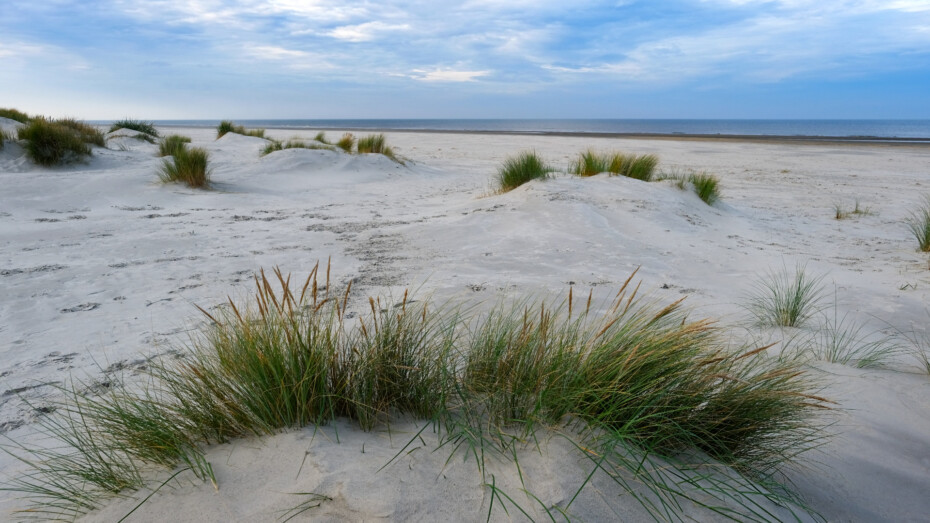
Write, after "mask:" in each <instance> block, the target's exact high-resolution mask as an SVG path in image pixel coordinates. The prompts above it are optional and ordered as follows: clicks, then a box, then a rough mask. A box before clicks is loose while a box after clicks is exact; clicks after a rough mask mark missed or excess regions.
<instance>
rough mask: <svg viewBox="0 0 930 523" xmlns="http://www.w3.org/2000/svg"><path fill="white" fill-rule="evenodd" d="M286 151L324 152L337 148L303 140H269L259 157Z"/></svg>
mask: <svg viewBox="0 0 930 523" xmlns="http://www.w3.org/2000/svg"><path fill="white" fill-rule="evenodd" d="M284 149H315V150H323V151H335V150H336V148H335V147H333V146H332V145H326V144H322V143H307V142H304V141H303V140H288V141H286V142H282V141H280V140H269V141H268V145H266V146H265V148H264V149H262V151H261V153H259V156H267V155H269V154H271V153H273V152H277V151H283V150H284Z"/></svg>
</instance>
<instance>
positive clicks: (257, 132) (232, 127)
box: [216, 120, 265, 140]
mask: <svg viewBox="0 0 930 523" xmlns="http://www.w3.org/2000/svg"><path fill="white" fill-rule="evenodd" d="M227 133H236V134H241V135H242V136H254V137H256V138H264V137H265V130H264V129H246V128H245V127H243V126H241V125H236V124H235V123H233V122H231V121H229V120H223V121H222V122H220V124H219V125H218V126H217V127H216V139H217V140H219V139H220V138H222V137H223V136H224V135H226V134H227Z"/></svg>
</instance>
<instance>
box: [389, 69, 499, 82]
mask: <svg viewBox="0 0 930 523" xmlns="http://www.w3.org/2000/svg"><path fill="white" fill-rule="evenodd" d="M411 72H412V73H413V74H410V75H406V76H408V77H409V78H413V79H414V80H420V81H421V82H475V81H477V79H478V78H481V77H484V76H488V75H490V74H491V71H455V70H452V69H434V70H432V71H428V70H424V69H414V70H413V71H411Z"/></svg>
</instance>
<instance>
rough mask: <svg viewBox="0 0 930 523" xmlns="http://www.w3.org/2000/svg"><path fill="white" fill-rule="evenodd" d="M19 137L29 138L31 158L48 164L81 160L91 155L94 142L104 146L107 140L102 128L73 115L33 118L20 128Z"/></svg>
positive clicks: (26, 145) (28, 145)
mask: <svg viewBox="0 0 930 523" xmlns="http://www.w3.org/2000/svg"><path fill="white" fill-rule="evenodd" d="M17 137H18V138H19V139H20V140H25V141H26V144H25V149H26V154H27V155H28V156H29V158H30V159H31V160H32V161H33V162H35V163H37V164H39V165H44V166H54V165H60V164H62V163H67V162H72V161H77V160H80V159H82V158H83V157H85V156H90V154H91V147H90V146H91V145H98V146H101V147H103V146H104V144H105V141H104V137H103V133H102V132H100V130H99V129H97V128H96V127H93V126H90V125H87V124H85V123H84V122H80V121H77V120H74V119H71V118H63V119H57V120H52V119H48V118H44V117H41V116H37V117H34V118H31V119H30V120H29V122H28V123H27V124H25V125H24V126H23V127H20V128H19V129H17Z"/></svg>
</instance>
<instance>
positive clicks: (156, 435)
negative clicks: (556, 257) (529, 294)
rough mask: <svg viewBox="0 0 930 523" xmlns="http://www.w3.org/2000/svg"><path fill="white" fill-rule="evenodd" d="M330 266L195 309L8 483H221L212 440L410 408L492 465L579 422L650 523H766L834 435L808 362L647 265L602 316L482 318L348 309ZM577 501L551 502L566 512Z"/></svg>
mask: <svg viewBox="0 0 930 523" xmlns="http://www.w3.org/2000/svg"><path fill="white" fill-rule="evenodd" d="M319 274H320V271H319V269H318V267H317V268H314V269H313V271H311V273H310V275H309V277H308V278H307V279H306V280H304V281H303V282H302V283H300V284H297V285H292V284H291V281H290V277H286V276H284V275H283V274H282V273H281V272H280V271H277V270H276V271H275V272H274V275H273V276H271V277H268V276H267V275H266V274H265V273H264V272H262V273H261V274H260V275H257V276H256V279H255V284H256V289H255V293H254V295H253V297H252V298H251V300H250V301H248V302H246V303H238V304H237V303H234V302H233V301H231V300H230V301H229V303H228V304H227V306H226V307H224V308H220V309H217V310H215V312H210V313H207V312H206V311H205V310H203V309H201V311H202V312H203V313H204V314H205V315H206V318H207V319H208V320H209V322H210V323H209V326H208V327H207V328H206V329H205V330H204V331H203V332H202V333H201V335H200V336H198V337H196V338H195V341H193V342H192V345H191V346H190V348H189V350H188V351H187V353H186V355H185V356H184V357H183V358H181V359H172V360H170V361H162V362H161V363H157V364H155V365H154V367H153V369H152V370H151V372H150V374H149V380H148V381H147V382H146V383H145V384H143V386H142V387H137V388H134V389H133V391H135V392H133V391H130V390H129V389H126V388H122V387H118V388H117V389H116V390H114V391H112V392H110V393H107V394H104V395H102V396H92V395H86V396H85V395H82V394H79V393H77V392H71V399H70V400H69V401H66V402H64V403H63V404H62V405H61V406H60V407H59V408H58V410H57V411H56V412H55V413H54V414H53V415H51V416H49V417H47V418H43V420H42V422H41V427H42V429H43V430H44V431H45V432H46V434H47V435H49V436H51V437H52V438H54V439H58V440H60V442H61V446H59V447H55V449H54V450H40V449H38V448H32V447H28V446H25V445H18V444H13V445H7V446H6V447H5V450H7V451H8V452H10V453H11V454H13V455H14V456H15V457H17V458H18V459H20V460H21V461H22V462H24V463H25V464H26V465H28V466H29V471H28V472H27V473H26V474H25V475H23V476H20V477H19V478H17V479H14V480H13V481H12V483H10V484H8V485H7V486H6V487H5V488H7V489H11V490H15V491H18V492H20V493H21V494H22V495H24V496H25V497H26V498H27V499H28V500H30V501H31V502H32V503H33V505H32V506H31V507H30V508H29V510H30V511H33V513H38V514H41V515H42V516H41V517H63V518H64V517H73V516H76V515H80V514H82V513H85V512H87V511H89V510H93V509H94V508H96V507H99V506H100V505H101V503H103V502H104V501H105V499H106V498H108V497H110V496H114V495H122V494H123V493H125V492H128V491H132V490H135V489H138V488H140V487H142V486H143V485H146V484H147V483H146V481H145V478H147V477H151V474H150V471H152V470H158V469H162V470H165V469H168V470H170V469H173V468H175V467H176V466H177V465H178V464H183V465H184V466H185V468H184V469H183V470H188V469H189V470H191V471H193V472H194V474H196V475H197V476H198V477H200V478H202V479H210V480H211V481H215V477H214V476H213V473H212V468H211V466H210V464H209V463H208V462H206V461H205V459H204V453H203V446H204V445H209V444H213V443H217V442H224V441H228V440H230V439H232V438H238V437H245V436H254V435H265V434H273V433H275V432H277V431H280V430H282V429H286V428H289V427H300V426H304V425H309V424H324V423H328V422H330V421H332V420H334V419H336V418H339V417H343V418H348V419H351V420H355V421H356V422H357V423H359V425H360V426H361V427H362V428H363V429H371V428H374V427H376V426H379V425H382V424H385V423H389V422H390V421H391V420H392V419H395V417H398V416H401V417H403V416H414V417H416V418H420V419H426V420H430V421H432V424H431V425H432V426H433V427H434V428H435V429H436V430H438V431H439V433H440V439H441V441H442V442H443V443H442V445H443V446H445V447H446V448H447V449H450V450H449V452H450V453H455V452H457V451H458V450H460V449H461V450H464V451H465V452H467V453H468V454H469V455H472V456H474V457H475V460H476V463H477V464H478V467H479V470H480V471H482V473H484V471H485V469H484V460H485V456H490V454H489V453H496V454H497V455H498V456H499V457H505V456H508V455H510V448H511V447H512V446H513V445H516V444H517V442H518V441H524V440H525V439H526V438H527V437H531V438H535V437H536V436H535V434H537V432H539V431H547V430H550V427H557V426H563V425H564V424H565V423H568V424H569V427H571V428H565V429H561V430H559V431H558V432H559V434H561V435H562V436H563V437H567V438H569V441H571V442H572V443H573V444H574V446H575V447H577V448H578V450H579V457H580V458H581V457H583V458H585V459H589V460H591V462H592V465H593V466H594V468H593V469H592V474H594V473H595V472H596V471H597V470H601V471H604V472H607V474H608V477H609V478H610V479H611V480H613V481H615V482H617V483H618V484H620V485H621V486H622V487H623V488H624V489H625V490H626V491H627V492H628V493H630V494H631V495H632V496H633V497H634V499H636V500H637V501H638V502H639V503H641V505H642V507H643V508H644V509H645V510H646V511H648V512H649V513H650V514H651V515H652V516H653V517H654V518H656V519H684V518H685V517H686V516H685V514H682V513H681V511H682V510H684V509H683V508H682V506H683V505H682V502H683V501H689V502H693V503H696V504H698V505H699V506H701V507H704V508H705V509H709V510H712V511H714V512H716V513H717V514H718V515H720V516H722V517H725V518H731V519H739V520H746V519H751V520H760V519H762V520H765V519H771V518H772V517H773V516H771V514H770V513H769V512H768V511H767V509H765V508H764V506H762V505H759V504H758V500H757V499H756V497H762V498H765V499H766V500H769V501H774V502H776V503H782V502H792V501H796V500H795V499H794V498H793V497H792V495H791V494H790V491H789V490H787V489H786V488H784V487H781V486H779V485H778V484H777V483H774V481H773V479H772V478H773V477H775V476H774V474H775V473H776V471H777V470H778V468H779V466H780V465H782V464H784V463H786V462H791V461H794V460H795V458H796V457H797V456H798V455H799V454H801V453H803V452H805V451H807V450H809V449H811V448H813V447H815V446H816V445H818V444H819V443H820V441H821V439H822V437H823V432H822V423H823V422H822V419H821V418H820V416H819V415H818V412H819V409H821V408H823V407H826V406H827V404H828V402H827V401H826V400H824V399H822V398H820V397H818V396H816V387H814V386H813V384H812V383H810V382H809V381H808V380H807V379H806V378H805V377H804V374H803V371H802V370H801V369H800V368H799V367H797V366H796V365H794V364H792V363H790V362H785V361H783V360H779V359H775V358H769V357H766V356H765V354H764V348H760V349H753V350H745V351H740V352H731V351H728V350H726V349H725V348H724V346H723V344H722V343H721V340H720V335H721V333H720V332H719V329H718V328H717V327H715V326H714V325H713V323H712V322H710V321H692V320H690V319H689V318H688V314H687V311H685V310H684V309H682V307H681V302H680V301H679V302H675V303H672V304H668V305H661V304H658V303H654V302H651V301H649V300H646V299H643V298H640V297H639V296H638V293H637V291H638V288H639V287H638V286H636V287H635V288H633V287H632V286H631V285H630V282H631V280H632V278H633V276H631V277H630V279H629V280H627V283H626V284H624V286H623V287H622V288H621V289H620V291H619V292H618V294H617V296H616V299H615V301H613V303H611V304H608V305H607V306H606V308H604V307H600V306H598V305H595V306H594V307H592V303H591V297H590V296H589V297H588V298H587V300H584V299H575V298H574V297H573V295H572V292H569V296H568V299H567V300H564V301H561V302H557V303H555V304H552V305H550V304H547V303H545V302H540V301H534V300H531V299H526V300H517V301H515V302H510V303H504V304H501V305H499V306H497V307H495V308H492V309H491V310H490V311H488V312H484V313H479V312H475V311H477V310H478V309H475V308H469V309H462V308H461V307H458V306H454V305H451V306H450V305H447V306H437V305H433V304H432V303H430V302H429V301H419V300H413V299H412V298H411V297H409V296H408V295H407V294H406V293H405V294H404V296H403V298H401V299H399V300H385V299H378V298H369V299H368V302H367V307H366V308H367V310H368V311H369V312H367V313H363V314H362V315H361V316H359V317H358V318H357V319H355V320H349V319H348V317H347V315H346V311H347V308H348V307H349V299H350V290H351V284H350V285H349V287H348V288H346V289H345V290H344V291H341V292H338V293H336V292H335V291H333V283H332V282H331V281H330V278H329V269H328V268H327V270H326V280H325V284H321V283H322V282H321V281H320V278H318V275H319ZM324 289H325V290H324ZM463 310H464V311H465V312H463ZM427 426H429V425H427ZM414 440H416V436H414V438H413V439H412V440H411V442H410V443H408V446H409V445H410V444H412V443H413V441H414ZM405 448H406V447H405ZM401 452H403V449H401V450H400V451H399V452H398V454H400V453H401ZM512 456H513V460H514V461H513V463H514V465H515V466H516V467H518V470H522V469H520V468H519V463H518V462H516V461H515V460H516V453H513V454H512ZM451 458H452V456H451V455H450V458H449V459H451ZM721 466H728V467H730V468H731V469H732V470H733V471H735V473H722V474H721V473H717V472H715V470H717V469H719V467H721ZM437 472H438V471H437ZM522 474H523V472H521V477H522ZM590 479H591V477H590V476H589V477H588V478H587V479H585V480H584V481H583V482H582V484H581V486H580V487H579V489H583V488H585V485H587V483H588V482H589V481H590ZM493 485H494V481H493V477H492V479H491V481H490V484H489V485H488V486H489V487H491V488H492V489H494V488H495V487H493ZM634 485H636V486H635V487H634ZM758 485H767V486H768V487H771V488H768V489H763V488H761V487H759V486H758ZM494 495H503V496H506V493H502V492H499V491H495V492H494ZM575 497H577V493H576V494H575V496H573V497H572V500H570V501H568V502H567V503H566V504H565V506H564V507H560V506H558V505H555V506H552V509H553V510H557V511H566V512H567V510H568V509H569V507H570V505H571V503H572V501H573V500H574V498H575ZM510 499H511V501H512V498H510ZM518 508H519V506H518ZM492 509H493V507H492ZM520 510H521V511H522V510H523V509H522V508H520ZM546 510H547V511H548V510H549V509H546ZM801 510H803V508H802V509H801ZM563 513H565V512H563Z"/></svg>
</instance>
